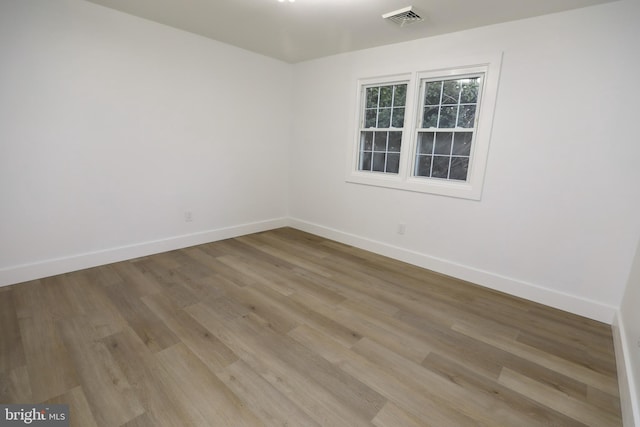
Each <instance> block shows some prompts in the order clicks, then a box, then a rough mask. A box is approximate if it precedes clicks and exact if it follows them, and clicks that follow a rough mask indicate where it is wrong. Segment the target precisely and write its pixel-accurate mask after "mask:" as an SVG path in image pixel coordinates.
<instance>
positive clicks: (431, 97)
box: [424, 82, 442, 105]
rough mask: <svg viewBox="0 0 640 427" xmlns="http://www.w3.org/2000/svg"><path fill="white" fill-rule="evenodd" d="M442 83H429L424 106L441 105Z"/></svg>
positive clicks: (425, 92)
mask: <svg viewBox="0 0 640 427" xmlns="http://www.w3.org/2000/svg"><path fill="white" fill-rule="evenodd" d="M441 90H442V82H427V87H426V89H425V91H424V105H439V104H440V91H441Z"/></svg>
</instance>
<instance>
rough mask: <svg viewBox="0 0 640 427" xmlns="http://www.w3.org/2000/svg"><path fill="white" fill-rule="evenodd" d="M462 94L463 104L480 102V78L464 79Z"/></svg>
mask: <svg viewBox="0 0 640 427" xmlns="http://www.w3.org/2000/svg"><path fill="white" fill-rule="evenodd" d="M460 81H461V82H462V94H461V96H460V102H461V103H463V104H468V103H476V102H478V87H479V84H478V78H477V77H476V78H473V79H462V80H460Z"/></svg>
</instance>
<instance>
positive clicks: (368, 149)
mask: <svg viewBox="0 0 640 427" xmlns="http://www.w3.org/2000/svg"><path fill="white" fill-rule="evenodd" d="M407 85H408V82H397V83H390V84H370V85H366V86H364V87H363V90H362V96H363V98H364V99H363V100H362V101H361V102H362V104H363V105H364V108H363V109H362V117H361V120H360V123H361V127H360V143H359V148H358V170H359V171H370V172H384V173H393V174H397V173H398V172H399V170H400V149H401V147H402V131H403V129H404V121H405V110H406V103H407Z"/></svg>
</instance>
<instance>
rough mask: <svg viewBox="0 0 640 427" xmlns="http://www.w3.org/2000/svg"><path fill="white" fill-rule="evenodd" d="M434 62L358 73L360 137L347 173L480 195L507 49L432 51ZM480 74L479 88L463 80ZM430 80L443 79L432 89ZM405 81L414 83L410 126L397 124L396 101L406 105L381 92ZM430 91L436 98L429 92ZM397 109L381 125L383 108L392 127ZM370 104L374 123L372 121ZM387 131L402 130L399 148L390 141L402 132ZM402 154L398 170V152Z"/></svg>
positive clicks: (390, 184) (407, 108) (409, 92)
mask: <svg viewBox="0 0 640 427" xmlns="http://www.w3.org/2000/svg"><path fill="white" fill-rule="evenodd" d="M427 61H428V66H426V67H424V66H423V67H421V68H422V69H423V70H424V71H409V72H405V73H402V74H394V75H389V74H387V75H383V73H380V74H378V75H379V76H378V77H366V78H360V79H358V80H357V97H356V98H355V99H356V108H355V109H354V111H353V112H354V114H353V116H352V117H353V121H352V125H353V127H352V129H353V130H354V133H353V137H354V138H353V139H351V142H350V145H349V154H348V157H347V162H346V165H347V177H346V180H347V182H351V183H354V184H363V185H372V186H379V187H386V188H394V189H398V190H406V191H415V192H421V193H430V194H436V195H442V196H449V197H459V198H464V199H471V200H480V199H481V196H482V187H483V182H484V177H485V170H486V166H487V160H488V155H489V144H490V140H491V130H492V123H493V116H494V112H495V108H496V101H497V94H498V83H499V80H500V68H501V63H502V53H501V52H497V53H493V54H491V53H479V54H472V55H467V56H465V57H459V58H452V57H442V58H430V59H428V60H427ZM377 69H378V67H377V66H374V67H373V68H371V69H369V72H368V73H367V74H369V75H375V71H376V70H377ZM475 78H478V80H477V83H478V85H477V87H476V85H475V81H470V82H466V81H463V82H460V80H463V79H475ZM428 82H435V83H434V84H433V85H430V86H429V87H428V88H429V89H430V90H427V83H428ZM438 82H440V83H439V84H438ZM467 83H469V84H467ZM398 84H406V85H407V86H406V99H405V105H404V117H403V127H402V128H397V127H393V108H394V106H397V107H399V106H398V105H394V104H393V101H392V102H391V106H389V102H388V101H385V98H384V97H383V101H384V102H382V103H381V104H380V103H378V98H377V97H376V96H375V95H378V96H379V94H380V92H379V91H380V89H379V88H381V87H383V86H393V85H398ZM445 85H446V87H445ZM376 87H377V88H378V93H376V92H375V90H372V91H370V92H369V95H370V96H369V101H370V102H369V104H367V96H366V95H367V89H368V88H376ZM387 91H388V90H387ZM387 93H388V92H387ZM426 95H430V97H429V98H425V97H426ZM456 96H457V98H456ZM389 108H391V111H390V113H389V114H390V115H389V117H390V118H389V126H392V127H391V128H377V127H375V126H378V125H379V123H378V122H379V120H378V116H379V115H380V116H381V117H382V119H383V120H382V121H380V123H382V124H383V125H385V126H387V125H386V124H385V123H386V117H387V116H386V113H387V111H384V110H385V109H387V110H388V109H389ZM367 110H368V112H369V127H367V126H366V124H367V123H366V117H367ZM397 117H399V116H397ZM374 121H375V124H374ZM367 132H368V134H367ZM375 132H385V133H383V134H380V135H379V137H378V139H377V140H378V145H377V147H378V148H376V145H375V140H376V133H375ZM386 132H401V133H400V134H399V135H400V148H399V153H398V149H397V144H391V146H388V145H387V144H388V141H389V140H390V139H391V140H392V141H395V140H396V138H397V136H396V134H388V133H386ZM390 136H391V137H392V138H390ZM383 143H384V144H385V145H384V148H383ZM374 157H375V158H376V161H375V167H374ZM398 157H399V166H398V169H397V172H396V167H395V159H396V158H398ZM383 160H384V161H383ZM385 171H386V172H385Z"/></svg>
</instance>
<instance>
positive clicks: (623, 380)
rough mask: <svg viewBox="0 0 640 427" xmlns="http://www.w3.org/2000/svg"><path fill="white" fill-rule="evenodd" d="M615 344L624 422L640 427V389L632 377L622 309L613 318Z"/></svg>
mask: <svg viewBox="0 0 640 427" xmlns="http://www.w3.org/2000/svg"><path fill="white" fill-rule="evenodd" d="M612 330H613V346H614V348H615V353H616V365H617V368H618V387H619V388H620V405H621V406H622V423H623V426H624V427H640V402H639V401H638V399H639V398H640V396H638V392H639V390H636V387H635V383H634V381H633V379H632V378H630V377H632V373H633V368H632V367H631V360H632V358H631V352H630V348H629V345H631V344H630V343H629V342H628V340H627V339H626V337H627V335H626V333H625V327H624V322H623V320H622V316H621V314H620V311H619V310H618V311H616V316H615V318H614V320H613V325H612Z"/></svg>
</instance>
